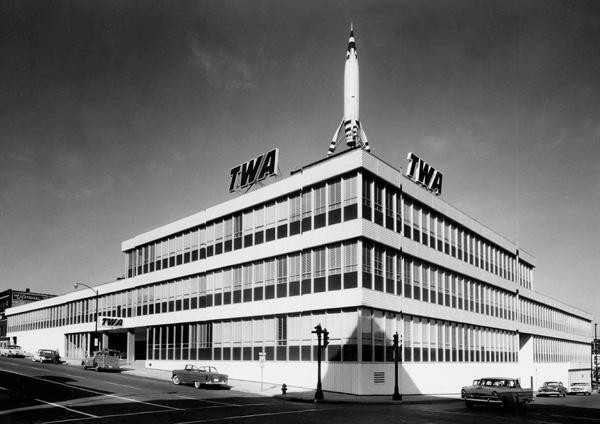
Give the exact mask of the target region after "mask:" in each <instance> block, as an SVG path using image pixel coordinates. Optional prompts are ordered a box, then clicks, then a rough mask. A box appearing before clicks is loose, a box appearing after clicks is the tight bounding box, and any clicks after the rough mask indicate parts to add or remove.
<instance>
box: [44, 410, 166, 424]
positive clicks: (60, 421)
mask: <svg viewBox="0 0 600 424" xmlns="http://www.w3.org/2000/svg"><path fill="white" fill-rule="evenodd" d="M170 412H171V411H167V410H164V409H161V410H157V411H140V412H127V413H124V414H113V415H102V416H101V417H98V418H99V419H101V420H104V419H107V418H119V417H129V416H132V415H144V414H165V413H170ZM92 419H94V418H81V417H80V418H65V419H64V420H54V421H44V422H42V423H41V424H58V423H69V422H78V423H80V422H82V421H87V420H92Z"/></svg>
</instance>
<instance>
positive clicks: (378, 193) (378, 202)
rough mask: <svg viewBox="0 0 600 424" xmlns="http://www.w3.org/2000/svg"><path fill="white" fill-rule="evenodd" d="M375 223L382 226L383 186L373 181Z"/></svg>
mask: <svg viewBox="0 0 600 424" xmlns="http://www.w3.org/2000/svg"><path fill="white" fill-rule="evenodd" d="M374 195H375V219H374V221H375V223H376V224H378V225H383V184H382V183H381V182H380V181H375V185H374Z"/></svg>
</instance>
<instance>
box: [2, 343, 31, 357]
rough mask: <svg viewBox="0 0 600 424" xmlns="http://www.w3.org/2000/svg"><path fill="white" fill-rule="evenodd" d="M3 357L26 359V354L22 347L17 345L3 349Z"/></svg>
mask: <svg viewBox="0 0 600 424" xmlns="http://www.w3.org/2000/svg"><path fill="white" fill-rule="evenodd" d="M1 354H2V356H7V357H9V358H24V357H25V354H24V353H23V349H21V346H17V345H8V346H7V347H5V348H3V349H2V352H1Z"/></svg>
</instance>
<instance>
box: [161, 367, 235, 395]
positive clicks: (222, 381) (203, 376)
mask: <svg viewBox="0 0 600 424" xmlns="http://www.w3.org/2000/svg"><path fill="white" fill-rule="evenodd" d="M171 381H173V384H182V383H183V384H193V385H194V387H195V388H197V389H198V388H200V387H201V386H221V387H225V388H229V386H228V385H227V382H228V377H227V374H221V373H219V372H218V371H217V369H216V368H215V367H210V366H196V365H192V364H186V366H185V368H184V369H182V370H173V373H172V375H171Z"/></svg>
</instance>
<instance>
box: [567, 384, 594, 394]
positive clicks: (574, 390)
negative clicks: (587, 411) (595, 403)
mask: <svg viewBox="0 0 600 424" xmlns="http://www.w3.org/2000/svg"><path fill="white" fill-rule="evenodd" d="M579 393H583V394H584V396H585V395H588V396H589V395H591V394H592V385H591V384H590V383H585V382H578V383H571V384H570V385H569V390H568V394H570V395H578V394H579Z"/></svg>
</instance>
